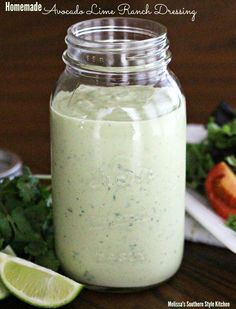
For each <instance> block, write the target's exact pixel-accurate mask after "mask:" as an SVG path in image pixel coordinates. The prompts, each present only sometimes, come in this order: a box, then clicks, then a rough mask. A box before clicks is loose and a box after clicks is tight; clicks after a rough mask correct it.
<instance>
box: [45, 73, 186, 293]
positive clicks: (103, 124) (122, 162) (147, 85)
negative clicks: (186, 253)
mask: <svg viewBox="0 0 236 309" xmlns="http://www.w3.org/2000/svg"><path fill="white" fill-rule="evenodd" d="M139 76H140V75H139ZM152 76H155V77H156V78H154V79H153V77H152V78H151V79H150V74H148V75H147V76H146V77H144V78H143V75H142V78H141V79H139V78H136V79H135V80H134V79H132V81H131V79H130V80H129V78H128V79H127V78H126V81H125V85H124V82H122V83H121V82H120V79H119V80H117V81H115V79H114V78H113V79H112V84H111V82H110V81H111V79H110V78H109V79H108V80H107V81H106V82H105V83H104V79H103V80H101V84H99V79H98V78H96V82H95V81H94V80H92V79H91V78H89V77H87V78H85V77H84V76H81V75H80V74H77V75H73V73H71V72H69V71H68V70H66V71H65V72H64V73H63V74H62V76H61V78H60V79H59V82H58V84H57V88H56V91H55V93H54V96H53V97H52V101H51V139H52V185H53V209H54V224H55V242H56V251H57V255H58V257H59V259H60V261H61V264H62V267H63V269H64V270H65V272H66V273H67V274H69V275H70V276H71V277H72V278H74V279H76V280H78V281H79V282H82V283H84V284H86V285H87V286H90V287H95V288H98V289H99V288H103V289H119V290H121V289H133V288H143V287H148V286H152V285H155V284H159V283H160V282H163V281H165V280H166V279H168V278H170V277H171V276H172V275H173V274H174V273H175V272H176V271H177V269H178V268H179V265H180V263H181V260H182V254H183V243H184V192H185V144H186V140H185V135H186V118H185V99H184V96H183V95H182V93H181V91H180V90H179V88H178V86H177V83H176V81H175V78H174V77H173V75H172V73H170V72H168V70H165V71H164V73H162V78H159V77H158V74H157V73H155V72H153V74H152ZM144 80H145V82H144Z"/></svg>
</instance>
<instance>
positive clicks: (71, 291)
mask: <svg viewBox="0 0 236 309" xmlns="http://www.w3.org/2000/svg"><path fill="white" fill-rule="evenodd" d="M1 256H2V260H3V263H2V271H1V278H2V281H3V283H4V285H5V286H6V287H7V289H8V290H9V291H10V292H11V293H12V294H14V295H15V296H16V297H18V298H19V299H21V300H23V301H25V302H26V303H29V304H31V305H33V306H37V307H44V308H58V307H60V306H64V305H66V304H68V303H69V302H71V301H72V300H73V299H74V298H75V297H76V296H77V295H78V294H79V292H80V291H81V290H82V288H83V285H82V284H79V283H77V282H75V281H73V280H71V279H69V278H67V277H64V276H62V275H60V274H58V273H56V272H54V271H52V270H50V269H47V268H45V267H42V266H38V265H36V264H33V263H31V262H29V261H26V260H23V259H20V258H17V257H10V256H9V255H6V254H4V253H0V257H1Z"/></svg>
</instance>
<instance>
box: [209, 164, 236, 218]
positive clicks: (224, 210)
mask: <svg viewBox="0 0 236 309" xmlns="http://www.w3.org/2000/svg"><path fill="white" fill-rule="evenodd" d="M205 190H206V195H207V198H208V200H209V202H210V203H211V205H212V207H213V208H214V209H215V211H216V212H217V213H218V214H219V215H220V216H221V217H222V218H224V219H227V218H228V216H229V215H232V214H233V215H236V175H235V174H234V173H233V171H232V170H231V169H230V167H229V166H228V165H227V164H226V163H224V162H220V163H218V164H216V165H215V166H214V167H213V168H212V169H211V170H210V172H209V173H208V175H207V179H206V181H205Z"/></svg>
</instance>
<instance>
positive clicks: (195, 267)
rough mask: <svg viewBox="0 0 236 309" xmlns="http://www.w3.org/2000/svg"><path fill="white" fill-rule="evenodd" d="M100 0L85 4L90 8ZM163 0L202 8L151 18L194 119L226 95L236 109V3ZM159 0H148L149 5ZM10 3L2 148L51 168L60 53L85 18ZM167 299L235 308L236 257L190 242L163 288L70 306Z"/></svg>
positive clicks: (157, 303) (0, 98)
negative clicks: (162, 31)
mask: <svg viewBox="0 0 236 309" xmlns="http://www.w3.org/2000/svg"><path fill="white" fill-rule="evenodd" d="M12 2H13V1H12ZM14 2H16V1H14ZM23 2H24V1H21V3H23ZM26 2H28V3H29V2H30V1H26ZM31 2H33V1H31ZM39 2H40V3H42V4H43V5H44V6H46V7H47V8H50V7H52V5H53V4H54V3H55V2H56V3H57V6H58V8H60V9H73V8H74V7H75V5H76V4H78V2H77V1H66V0H64V1H39ZM93 2H94V1H90V0H89V1H80V2H79V4H80V6H81V7H84V8H88V7H89V6H90V4H92V3H93ZM126 2H128V3H130V4H131V6H132V7H133V8H135V9H141V8H143V7H144V3H143V1H142V0H138V1H126ZM162 2H164V3H165V4H166V5H167V6H168V7H169V8H173V9H176V8H180V9H181V8H183V7H184V8H185V9H191V10H192V9H195V10H197V12H198V13H197V16H196V20H195V21H194V22H192V21H191V17H190V16H188V15H185V16H174V15H168V14H167V15H163V16H154V15H153V16H149V17H148V16H144V18H151V19H154V20H157V21H160V22H162V23H164V24H165V25H166V26H167V27H168V30H169V38H170V42H171V50H172V53H173V61H172V64H171V68H172V69H173V70H174V72H175V73H176V74H177V76H178V77H179V79H180V80H181V83H182V86H183V88H184V91H185V93H186V97H187V103H188V121H189V122H205V121H206V119H207V117H208V115H209V113H210V112H211V110H212V109H213V108H214V106H215V105H216V104H217V103H218V102H219V101H220V100H226V101H228V102H229V103H231V104H232V105H233V106H234V107H236V95H235V93H236V92H235V89H236V88H235V87H236V18H235V14H236V2H235V1H234V0H232V1H230V0H227V1H223V0H209V1H197V0H195V1H194V0H188V1H187V0H185V1H183V0H181V1H178V4H177V1H162ZM17 3H18V2H17ZM97 3H98V4H100V6H102V7H103V8H106V9H112V8H113V9H114V7H116V4H114V3H115V2H114V1H109V0H106V1H97ZM117 3H122V1H118V2H117ZM154 3H155V1H153V0H150V1H149V4H150V5H153V4H154ZM4 5H5V1H1V4H0V22H1V24H0V29H1V33H0V34H1V36H0V38H1V40H0V53H1V54H0V69H1V75H0V148H7V149H10V150H12V151H14V152H16V153H18V154H19V155H20V156H21V157H22V159H23V160H24V163H25V164H27V165H29V166H30V167H31V168H32V170H33V172H37V173H49V171H50V151H49V149H50V148H49V145H50V143H49V112H48V102H49V96H50V91H51V89H52V88H53V86H54V83H55V81H56V79H57V77H58V75H59V74H60V72H61V71H62V70H63V67H64V65H63V63H62V61H61V54H62V52H63V50H64V49H65V45H64V36H65V33H66V29H67V27H68V26H69V25H71V24H72V23H74V22H77V21H79V20H81V19H84V18H86V17H85V16H83V17H80V16H61V15H60V16H59V15H58V16H56V15H53V14H50V15H47V16H43V15H42V14H41V13H40V12H34V13H26V12H22V13H17V12H5V8H4ZM168 300H169V301H170V300H173V301H174V300H175V301H187V300H189V301H205V300H208V301H215V300H221V301H228V302H231V308H236V256H235V255H234V254H233V253H231V252H229V251H228V250H226V249H219V248H216V247H210V246H205V245H200V244H193V243H188V242H187V243H186V246H185V254H184V260H183V264H182V266H181V268H180V270H179V272H178V273H177V274H176V276H175V277H174V278H172V279H171V280H170V281H168V282H167V283H165V284H163V285H161V286H160V287H158V288H155V289H152V290H149V291H145V292H140V293H135V294H125V295H121V294H101V293H95V292H91V291H86V290H84V291H83V292H82V294H81V296H80V297H78V298H77V300H75V301H74V302H73V303H72V304H70V305H68V306H67V307H66V308H86V309H90V308H91V309H92V308H103V309H105V308H106V309H113V308H114V309H116V308H117V309H120V308H124V309H131V308H132V309H153V308H157V309H159V308H167V302H168ZM0 308H1V309H4V308H8V309H14V308H17V309H20V308H29V306H27V305H25V304H23V303H21V302H20V301H18V300H16V299H15V298H13V297H10V298H8V299H7V300H5V301H3V302H1V303H0Z"/></svg>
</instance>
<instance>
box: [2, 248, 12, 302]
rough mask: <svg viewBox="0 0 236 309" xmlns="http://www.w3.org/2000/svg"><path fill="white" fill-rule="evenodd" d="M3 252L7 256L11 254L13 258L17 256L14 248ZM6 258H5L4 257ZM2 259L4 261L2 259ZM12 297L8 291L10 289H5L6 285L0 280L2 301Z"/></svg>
mask: <svg viewBox="0 0 236 309" xmlns="http://www.w3.org/2000/svg"><path fill="white" fill-rule="evenodd" d="M1 252H3V253H5V254H9V255H12V256H15V252H14V251H13V250H12V248H11V247H10V246H7V247H6V248H5V249H4V250H2V251H1ZM3 257H4V256H3ZM3 257H2V255H1V256H0V274H1V262H2V259H3ZM1 258H2V259H1ZM9 295H10V292H9V291H8V289H7V288H6V287H5V285H4V283H3V282H2V280H1V278H0V300H3V299H5V298H7V297H8V296H9Z"/></svg>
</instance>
